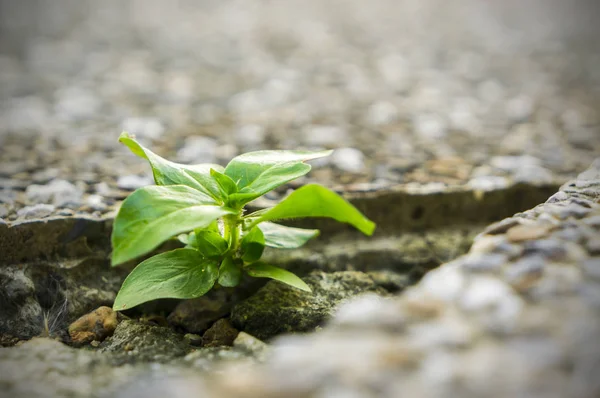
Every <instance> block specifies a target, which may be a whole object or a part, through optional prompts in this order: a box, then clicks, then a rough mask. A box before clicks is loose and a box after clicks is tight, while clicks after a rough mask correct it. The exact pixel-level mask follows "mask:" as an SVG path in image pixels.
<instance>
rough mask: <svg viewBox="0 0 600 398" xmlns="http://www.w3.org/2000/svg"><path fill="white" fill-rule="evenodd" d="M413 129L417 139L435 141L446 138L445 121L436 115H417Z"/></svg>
mask: <svg viewBox="0 0 600 398" xmlns="http://www.w3.org/2000/svg"><path fill="white" fill-rule="evenodd" d="M413 129H414V131H415V133H416V134H417V135H418V136H419V137H423V138H427V139H431V140H437V139H442V138H444V137H445V136H446V131H447V124H446V121H445V120H444V119H443V118H442V117H441V116H439V115H436V114H419V115H417V116H416V117H415V119H414V120H413Z"/></svg>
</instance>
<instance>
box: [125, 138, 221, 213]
mask: <svg viewBox="0 0 600 398" xmlns="http://www.w3.org/2000/svg"><path fill="white" fill-rule="evenodd" d="M119 142H121V143H123V144H125V145H126V146H127V147H128V148H129V149H130V150H131V152H133V153H134V154H136V155H137V156H139V157H141V158H144V159H147V160H148V162H149V163H150V166H151V167H152V174H153V175H154V181H155V182H156V185H187V186H188V187H191V188H194V189H197V190H199V191H201V192H204V193H205V194H207V195H210V196H211V197H213V198H214V199H216V200H220V201H223V200H224V198H223V197H222V196H221V191H220V189H219V185H218V184H217V182H216V181H215V180H214V179H213V178H211V176H210V170H211V169H214V170H216V171H223V170H224V169H223V167H221V166H219V165H217V164H196V165H186V164H179V163H174V162H171V161H169V160H166V159H164V158H162V157H160V156H158V155H157V154H155V153H154V152H152V151H151V150H149V149H147V148H144V147H143V146H142V145H140V143H138V142H137V141H136V140H135V139H134V137H133V136H130V135H129V134H127V133H126V132H122V133H121V135H120V136H119Z"/></svg>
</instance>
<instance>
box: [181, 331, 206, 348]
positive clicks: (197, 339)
mask: <svg viewBox="0 0 600 398" xmlns="http://www.w3.org/2000/svg"><path fill="white" fill-rule="evenodd" d="M183 338H184V339H185V340H186V341H187V342H188V343H189V344H190V345H192V346H194V347H200V346H202V336H200V335H199V334H194V333H186V334H185V335H184V336H183Z"/></svg>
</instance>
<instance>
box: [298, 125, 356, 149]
mask: <svg viewBox="0 0 600 398" xmlns="http://www.w3.org/2000/svg"><path fill="white" fill-rule="evenodd" d="M304 141H305V142H306V144H307V145H310V146H316V147H320V146H329V147H338V146H341V145H344V144H346V145H347V143H348V141H349V136H348V132H347V131H346V130H345V129H343V128H341V127H339V126H318V125H315V126H308V127H307V128H306V129H304Z"/></svg>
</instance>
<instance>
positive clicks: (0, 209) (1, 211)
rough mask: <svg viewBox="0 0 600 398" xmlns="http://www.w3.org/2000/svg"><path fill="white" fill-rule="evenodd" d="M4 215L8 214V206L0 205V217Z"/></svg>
mask: <svg viewBox="0 0 600 398" xmlns="http://www.w3.org/2000/svg"><path fill="white" fill-rule="evenodd" d="M6 216H8V207H7V206H4V205H0V218H4V217H6Z"/></svg>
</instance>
